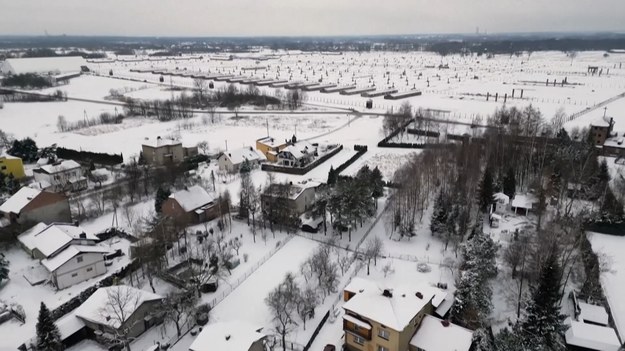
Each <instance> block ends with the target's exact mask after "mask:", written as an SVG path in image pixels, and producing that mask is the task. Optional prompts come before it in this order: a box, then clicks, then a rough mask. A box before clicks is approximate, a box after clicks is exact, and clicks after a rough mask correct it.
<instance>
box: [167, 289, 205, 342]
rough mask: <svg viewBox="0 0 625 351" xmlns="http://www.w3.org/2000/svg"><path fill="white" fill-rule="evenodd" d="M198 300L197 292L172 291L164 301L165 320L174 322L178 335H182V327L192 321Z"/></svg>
mask: <svg viewBox="0 0 625 351" xmlns="http://www.w3.org/2000/svg"><path fill="white" fill-rule="evenodd" d="M196 302H197V298H196V296H195V294H193V293H188V292H183V293H173V292H171V293H169V294H168V295H167V297H166V298H165V301H163V310H164V312H165V320H167V321H170V322H172V323H174V325H175V326H176V333H177V335H178V337H180V336H181V335H182V327H183V326H185V325H187V324H188V323H189V322H190V320H191V317H192V316H193V311H194V310H195V304H196Z"/></svg>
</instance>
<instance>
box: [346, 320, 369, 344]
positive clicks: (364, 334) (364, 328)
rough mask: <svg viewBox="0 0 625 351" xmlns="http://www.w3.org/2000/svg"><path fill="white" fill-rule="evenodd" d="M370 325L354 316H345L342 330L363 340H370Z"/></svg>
mask: <svg viewBox="0 0 625 351" xmlns="http://www.w3.org/2000/svg"><path fill="white" fill-rule="evenodd" d="M371 329H372V328H371V324H369V323H367V322H365V321H364V320H361V319H359V318H357V317H355V316H352V315H349V314H345V315H344V316H343V330H344V331H346V332H349V333H351V334H354V335H356V336H359V337H361V338H363V339H365V340H367V341H368V340H371Z"/></svg>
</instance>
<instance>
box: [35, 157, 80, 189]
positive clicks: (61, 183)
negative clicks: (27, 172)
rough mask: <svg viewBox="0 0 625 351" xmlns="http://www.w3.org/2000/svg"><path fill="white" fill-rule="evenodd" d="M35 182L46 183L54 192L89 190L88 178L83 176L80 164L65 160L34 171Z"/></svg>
mask: <svg viewBox="0 0 625 351" xmlns="http://www.w3.org/2000/svg"><path fill="white" fill-rule="evenodd" d="M33 175H34V176H35V181H37V182H46V183H48V184H50V185H51V186H52V189H53V190H54V191H57V192H58V191H66V190H69V191H77V190H83V189H86V188H87V178H85V177H84V176H83V174H82V169H81V168H80V164H78V162H76V161H72V160H69V161H67V160H65V161H59V162H55V163H53V164H48V165H44V166H41V167H39V168H37V169H35V170H33Z"/></svg>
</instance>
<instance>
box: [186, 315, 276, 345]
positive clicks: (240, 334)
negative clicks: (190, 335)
mask: <svg viewBox="0 0 625 351" xmlns="http://www.w3.org/2000/svg"><path fill="white" fill-rule="evenodd" d="M261 330H262V327H257V326H254V325H252V324H249V323H247V322H239V321H232V322H218V323H212V324H208V325H206V326H204V327H203V329H202V332H200V334H199V335H198V336H197V338H195V341H193V343H192V344H191V346H189V350H191V351H213V350H219V351H247V350H249V349H250V347H251V346H252V344H253V343H255V342H256V341H258V340H260V339H262V338H264V337H265V336H266V335H265V334H263V333H261V332H260V331H261Z"/></svg>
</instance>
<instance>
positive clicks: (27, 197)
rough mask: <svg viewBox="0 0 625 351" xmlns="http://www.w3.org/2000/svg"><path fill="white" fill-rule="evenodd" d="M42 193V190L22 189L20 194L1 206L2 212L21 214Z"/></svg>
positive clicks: (19, 191) (16, 194)
mask: <svg viewBox="0 0 625 351" xmlns="http://www.w3.org/2000/svg"><path fill="white" fill-rule="evenodd" d="M40 193H41V190H38V189H33V188H29V187H27V186H25V187H22V188H21V189H20V190H18V192H16V193H15V194H13V196H11V197H10V198H9V199H8V200H7V201H6V202H5V203H3V204H2V205H1V206H0V212H4V213H16V214H17V213H20V212H22V209H24V207H26V205H28V204H29V203H30V202H31V201H32V200H33V199H34V198H35V197H37V196H38V195H39V194H40Z"/></svg>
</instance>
